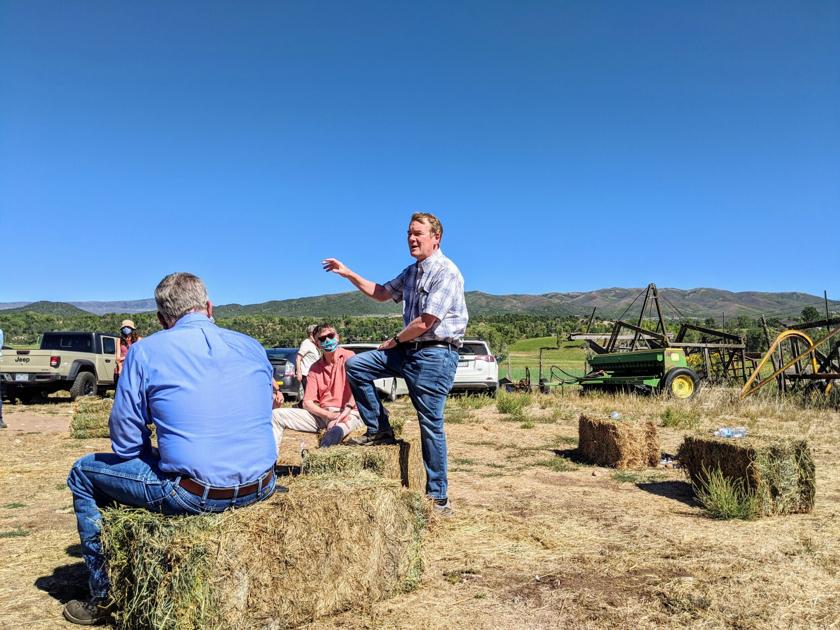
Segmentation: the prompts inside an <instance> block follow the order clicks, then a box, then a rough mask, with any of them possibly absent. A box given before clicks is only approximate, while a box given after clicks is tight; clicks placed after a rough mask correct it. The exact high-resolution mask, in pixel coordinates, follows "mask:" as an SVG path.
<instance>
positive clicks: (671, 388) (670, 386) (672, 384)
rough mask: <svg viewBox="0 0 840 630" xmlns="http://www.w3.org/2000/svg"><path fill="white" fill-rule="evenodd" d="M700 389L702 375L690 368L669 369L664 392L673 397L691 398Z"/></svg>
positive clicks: (663, 387) (663, 385) (663, 388)
mask: <svg viewBox="0 0 840 630" xmlns="http://www.w3.org/2000/svg"><path fill="white" fill-rule="evenodd" d="M699 390H700V377H699V376H697V373H696V372H695V371H694V370H689V369H688V368H673V369H671V370H668V373H667V374H666V375H665V380H664V381H663V384H662V392H663V393H664V394H665V395H666V396H670V397H671V398H678V399H680V400H689V399H691V398H694V396H695V395H696V394H697V392H698V391H699Z"/></svg>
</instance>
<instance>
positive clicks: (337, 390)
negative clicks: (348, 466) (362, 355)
mask: <svg viewBox="0 0 840 630" xmlns="http://www.w3.org/2000/svg"><path fill="white" fill-rule="evenodd" d="M313 337H314V338H315V340H316V341H317V342H318V345H319V346H320V348H321V350H322V351H323V353H324V354H323V356H322V357H321V358H320V359H318V360H317V361H316V362H315V363H313V364H312V366H311V367H310V368H309V376H308V377H307V379H306V391H305V392H304V395H303V409H274V411H273V412H272V423H273V426H274V439H275V441H276V442H277V448H278V450H279V449H280V442H281V440H282V439H283V431H284V429H292V430H293V431H305V432H308V433H316V432H317V431H319V430H320V429H324V430H325V433H324V437H323V438H321V447H326V446H334V445H336V444H339V443H340V442H341V441H342V440H343V439H344V438H345V437H347V434H348V433H350V432H351V431H353V430H354V429H358V428H361V427H362V426H364V423H363V422H362V419H361V417H360V416H359V412H358V411H356V401H355V400H353V393H352V392H351V391H350V385H349V384H348V383H347V375H346V373H345V372H344V363H345V362H346V361H347V359H349V358H350V357H352V356H353V352H352V351H350V350H346V349H345V348H339V347H338V333H337V332H336V331H335V327H334V326H333V325H332V324H320V325H319V326H318V327H317V328H315V331H314V332H313Z"/></svg>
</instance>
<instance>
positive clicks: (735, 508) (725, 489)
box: [694, 468, 759, 520]
mask: <svg viewBox="0 0 840 630" xmlns="http://www.w3.org/2000/svg"><path fill="white" fill-rule="evenodd" d="M694 491H695V494H696V495H697V500H698V501H699V502H700V505H702V506H703V508H704V509H705V510H706V511H707V512H708V513H709V515H710V516H711V517H712V518H716V519H721V520H726V519H735V518H738V519H742V520H752V519H754V518H756V517H757V516H758V512H759V505H758V499H757V497H756V496H755V494H753V493H752V492H750V491H749V490H747V489H746V488H745V487H744V482H743V480H742V479H729V478H727V477H726V476H725V475H724V474H723V473H722V472H721V470H720V468H715V469H714V470H712V471H711V472H709V471H707V470H706V469H705V468H704V469H703V478H702V479H701V480H700V483H699V486H698V485H695V487H694Z"/></svg>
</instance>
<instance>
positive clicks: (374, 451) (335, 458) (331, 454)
mask: <svg viewBox="0 0 840 630" xmlns="http://www.w3.org/2000/svg"><path fill="white" fill-rule="evenodd" d="M362 470H369V471H371V472H373V473H375V474H377V475H379V476H380V477H384V478H386V479H396V480H398V481H400V482H401V483H402V485H403V486H405V487H406V488H410V489H411V490H417V491H418V492H425V490H426V469H425V468H424V467H423V453H422V452H421V450H420V442H419V441H418V440H397V443H396V444H393V445H383V446H333V447H330V448H321V449H314V450H311V451H307V452H306V453H305V454H304V457H303V463H302V465H301V472H302V473H303V474H338V475H341V476H353V475H355V474H356V473H358V472H360V471H362Z"/></svg>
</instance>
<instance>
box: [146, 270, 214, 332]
mask: <svg viewBox="0 0 840 630" xmlns="http://www.w3.org/2000/svg"><path fill="white" fill-rule="evenodd" d="M209 299H210V298H208V297H207V287H205V286H204V283H203V282H202V281H201V278H199V277H198V276H194V275H193V274H191V273H186V272H184V271H178V272H176V273H170V274H169V275H168V276H166V277H165V278H164V279H163V280H161V281H160V284H158V285H157V288H155V302H156V303H157V309H158V312H159V313H160V314H161V316H162V317H163V318H164V319H165V320H166V321H167V322H173V323H174V322H177V321H178V320H179V319H181V318H182V317H183V316H184V315H186V314H187V313H192V312H193V311H199V312H202V313H206V312H207V302H208V300H209Z"/></svg>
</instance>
